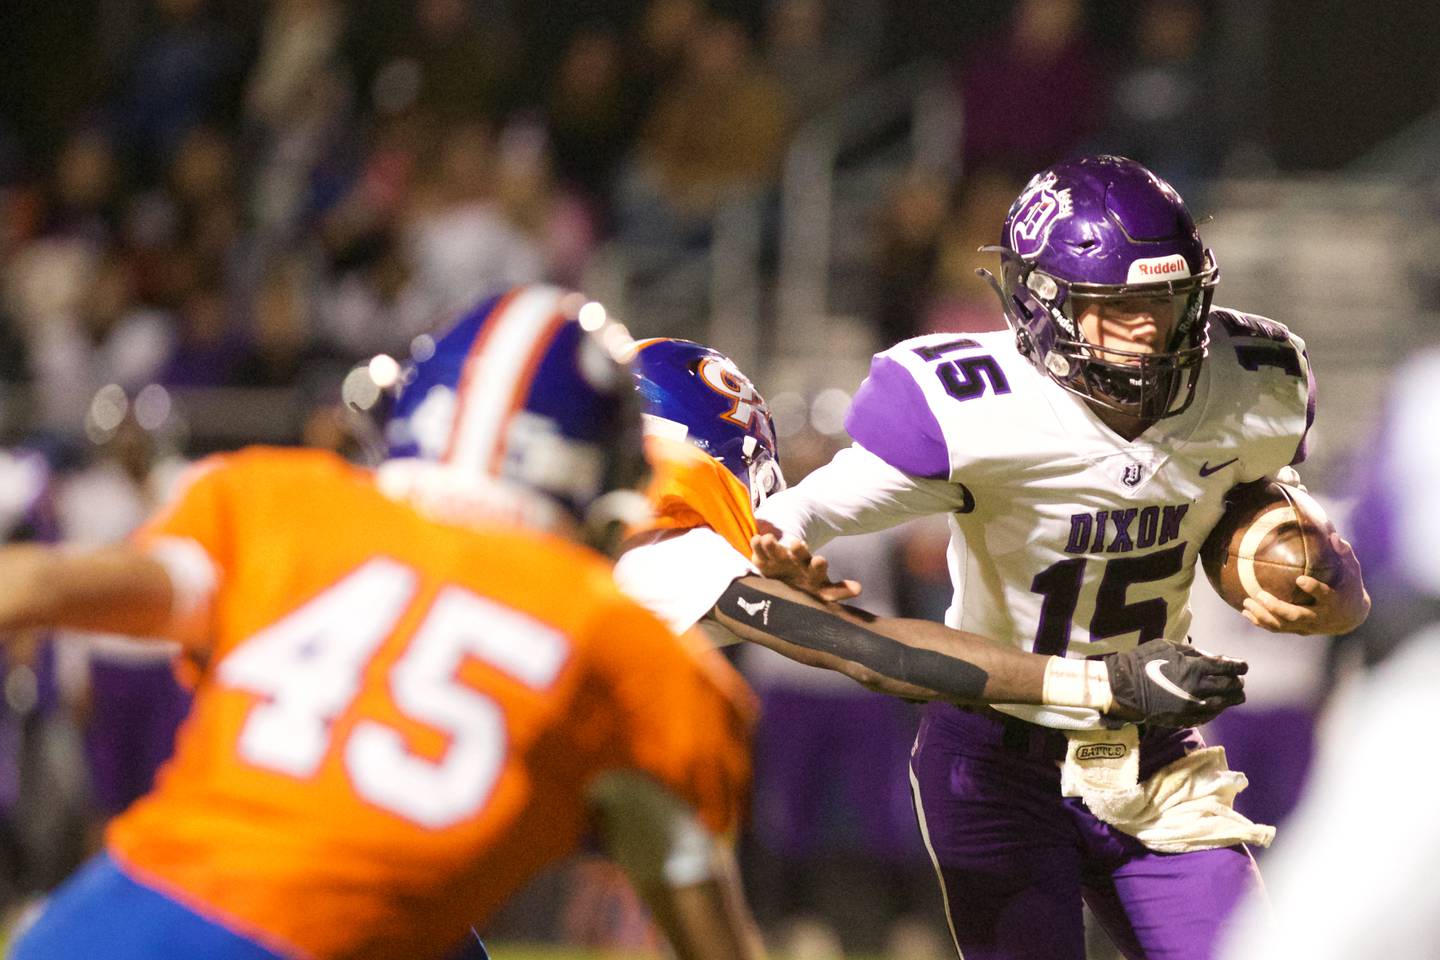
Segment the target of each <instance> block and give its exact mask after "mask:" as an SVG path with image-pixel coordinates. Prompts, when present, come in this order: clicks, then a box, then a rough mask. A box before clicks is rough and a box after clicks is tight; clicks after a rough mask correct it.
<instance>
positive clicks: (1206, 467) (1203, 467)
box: [1200, 457, 1240, 477]
mask: <svg viewBox="0 0 1440 960" xmlns="http://www.w3.org/2000/svg"><path fill="white" fill-rule="evenodd" d="M1239 459H1240V458H1239V457H1231V458H1230V459H1229V460H1226V461H1225V462H1224V463H1217V464H1216V465H1215V466H1213V467H1212V466H1210V461H1209V460H1206V461H1205V462H1204V463H1202V464H1200V476H1202V477H1208V476H1210V474H1212V473H1219V472H1220V471H1221V470H1224V469H1225V468H1226V467H1228V466H1230V464H1232V463H1234V462H1235V461H1236V460H1239Z"/></svg>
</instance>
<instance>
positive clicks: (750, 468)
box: [745, 451, 785, 510]
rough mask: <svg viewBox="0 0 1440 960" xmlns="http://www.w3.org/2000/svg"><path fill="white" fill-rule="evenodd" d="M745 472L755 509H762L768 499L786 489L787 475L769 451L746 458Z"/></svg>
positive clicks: (751, 502)
mask: <svg viewBox="0 0 1440 960" xmlns="http://www.w3.org/2000/svg"><path fill="white" fill-rule="evenodd" d="M745 470H746V476H747V477H749V482H748V483H747V484H746V486H747V487H748V488H749V490H750V506H751V508H753V509H756V510H758V509H760V504H762V503H764V502H765V498H766V497H769V496H770V495H771V494H775V493H779V492H780V491H781V490H784V489H785V475H784V474H783V473H781V472H780V464H779V463H778V462H777V461H776V460H775V458H774V457H772V456H770V454H769V452H768V451H767V452H762V453H760V454H759V455H758V456H754V457H748V458H746V462H745Z"/></svg>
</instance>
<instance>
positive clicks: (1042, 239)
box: [1010, 177, 1074, 260]
mask: <svg viewBox="0 0 1440 960" xmlns="http://www.w3.org/2000/svg"><path fill="white" fill-rule="evenodd" d="M1054 187H1055V178H1054V177H1047V178H1045V179H1044V180H1041V181H1040V183H1039V184H1037V185H1036V186H1035V187H1033V188H1032V189H1031V190H1030V192H1029V193H1028V194H1026V195H1025V196H1023V197H1021V199H1020V211H1019V212H1018V213H1017V214H1016V215H1015V218H1014V221H1013V222H1012V223H1011V225H1010V248H1011V249H1012V250H1014V251H1015V252H1016V253H1018V254H1019V255H1020V256H1022V257H1024V258H1025V259H1027V260H1028V259H1030V258H1032V257H1034V256H1036V255H1037V254H1038V253H1039V252H1040V251H1041V250H1043V249H1045V244H1046V243H1047V242H1049V240H1050V231H1051V230H1052V229H1053V228H1054V226H1055V224H1056V222H1057V221H1060V220H1063V219H1065V218H1066V217H1068V216H1070V214H1071V212H1072V211H1073V210H1074V207H1073V205H1072V204H1071V201H1070V191H1069V190H1068V189H1066V190H1056V189H1054Z"/></svg>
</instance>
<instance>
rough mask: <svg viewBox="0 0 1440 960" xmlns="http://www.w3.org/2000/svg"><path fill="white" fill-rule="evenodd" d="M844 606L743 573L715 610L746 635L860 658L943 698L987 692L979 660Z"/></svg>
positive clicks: (975, 696) (869, 666)
mask: <svg viewBox="0 0 1440 960" xmlns="http://www.w3.org/2000/svg"><path fill="white" fill-rule="evenodd" d="M807 599H808V598H807ZM840 609H841V608H836V607H832V608H827V607H825V606H824V605H822V604H820V602H819V601H811V602H810V603H802V602H797V601H794V600H787V599H785V598H784V597H780V596H776V595H775V594H774V593H769V592H766V591H764V590H761V589H759V588H758V587H756V586H754V585H753V583H749V582H747V581H746V579H744V578H742V579H739V580H736V581H734V582H733V583H731V584H730V586H729V587H728V588H727V589H726V590H725V592H724V593H723V594H721V596H720V599H719V600H718V601H716V603H715V608H714V613H715V616H716V618H717V619H718V620H719V621H720V622H721V623H722V624H723V625H724V626H726V627H728V628H730V629H731V630H733V631H734V632H735V633H737V634H739V635H740V636H742V637H744V638H745V639H749V640H755V639H756V638H755V637H754V636H753V635H752V634H764V635H765V636H768V637H773V638H775V639H778V640H781V641H783V642H785V643H788V644H793V645H794V646H797V647H803V648H805V649H808V650H814V651H817V652H819V653H822V654H828V655H830V656H833V657H839V658H840V659H842V660H848V661H850V662H852V663H857V664H860V665H861V666H862V667H865V668H867V669H869V670H871V671H874V672H875V673H877V674H880V675H881V676H883V677H886V678H889V679H891V680H895V681H899V682H900V683H906V684H910V685H912V686H915V687H921V688H924V689H926V690H931V691H934V692H935V693H936V694H939V695H940V697H942V698H944V699H957V700H967V701H975V700H979V699H980V698H981V696H982V695H983V694H984V691H985V684H986V682H987V681H988V680H989V676H990V675H989V674H988V673H987V672H986V671H985V670H983V669H982V668H980V667H979V666H976V665H975V664H973V663H970V662H969V661H966V660H961V659H958V658H956V657H951V656H946V655H945V654H943V653H940V652H938V651H935V650H929V649H925V648H923V647H914V646H910V645H908V644H905V643H902V642H901V641H899V640H895V639H892V638H891V637H887V636H885V635H883V634H880V633H877V632H875V631H874V630H870V629H868V628H867V627H866V626H865V623H864V618H866V617H868V616H869V614H865V613H864V612H863V611H851V610H850V609H849V608H844V609H845V613H841V612H839V610H840ZM846 613H848V614H849V615H848V616H847V615H846ZM937 626H938V625H937ZM757 642H758V641H757Z"/></svg>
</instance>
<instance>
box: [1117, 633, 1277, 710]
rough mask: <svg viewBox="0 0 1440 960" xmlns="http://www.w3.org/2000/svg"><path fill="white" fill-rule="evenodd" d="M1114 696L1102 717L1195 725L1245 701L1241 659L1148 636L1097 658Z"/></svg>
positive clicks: (1245, 664) (1246, 664)
mask: <svg viewBox="0 0 1440 960" xmlns="http://www.w3.org/2000/svg"><path fill="white" fill-rule="evenodd" d="M1101 659H1102V660H1104V661H1105V666H1106V669H1107V670H1108V671H1109V673H1110V694H1111V696H1113V697H1114V698H1115V705H1114V706H1112V707H1111V708H1110V710H1109V712H1108V713H1107V714H1106V716H1108V717H1110V718H1112V719H1117V720H1127V721H1142V722H1145V723H1153V724H1155V725H1157V726H1161V727H1190V726H1198V725H1200V724H1202V723H1205V722H1206V721H1208V720H1210V719H1212V718H1213V717H1215V715H1216V714H1218V713H1220V711H1222V710H1224V709H1225V708H1226V707H1233V706H1235V705H1236V704H1237V703H1244V702H1245V680H1244V677H1243V674H1244V673H1245V671H1247V670H1249V669H1250V665H1249V664H1248V663H1246V662H1245V661H1244V660H1234V659H1231V658H1230V657H1212V656H1209V655H1208V654H1205V653H1201V652H1200V651H1199V650H1196V649H1195V648H1194V647H1192V646H1189V645H1188V644H1179V643H1171V642H1170V641H1169V640H1150V641H1147V642H1146V643H1142V644H1140V646H1138V647H1136V648H1135V649H1134V650H1129V651H1126V652H1125V653H1110V654H1106V655H1105V656H1104V657H1101Z"/></svg>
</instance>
